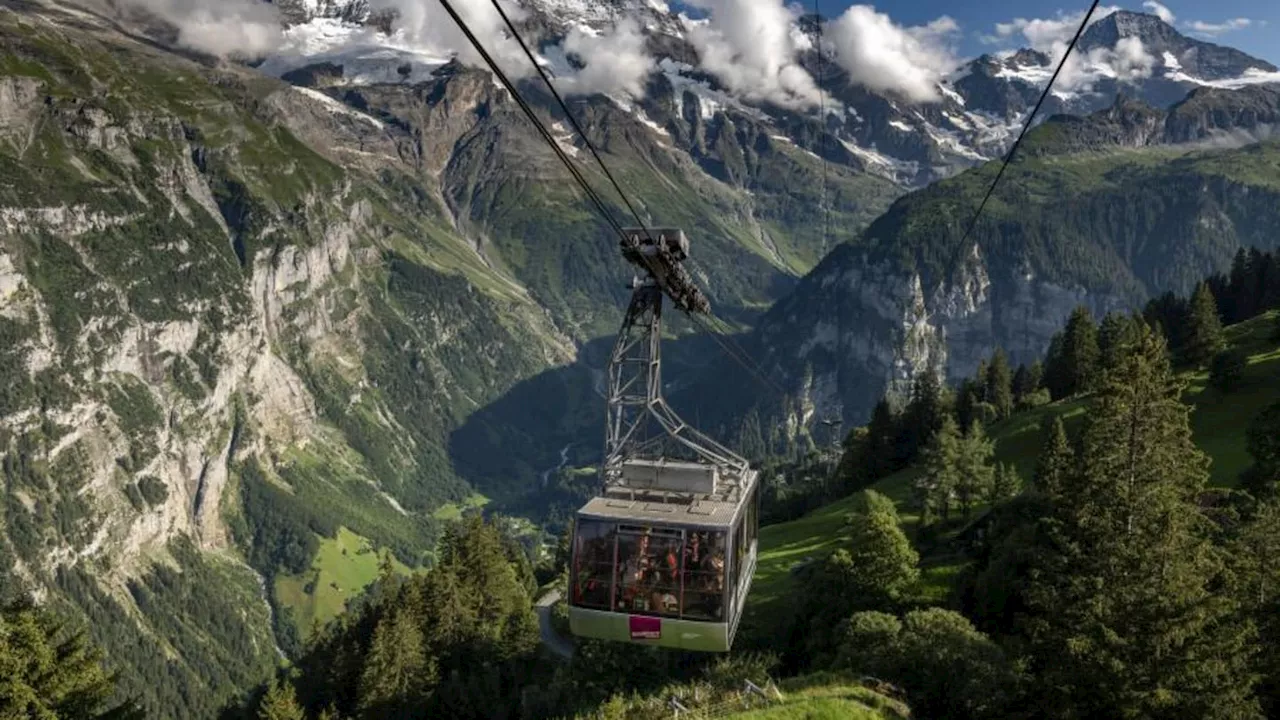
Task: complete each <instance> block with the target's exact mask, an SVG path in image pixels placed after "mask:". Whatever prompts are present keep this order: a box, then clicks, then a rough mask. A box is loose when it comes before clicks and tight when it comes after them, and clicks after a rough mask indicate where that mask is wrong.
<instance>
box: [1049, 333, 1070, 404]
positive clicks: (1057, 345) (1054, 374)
mask: <svg viewBox="0 0 1280 720" xmlns="http://www.w3.org/2000/svg"><path fill="white" fill-rule="evenodd" d="M1065 342H1066V338H1065V336H1064V335H1063V333H1062V332H1061V331H1059V332H1056V333H1054V334H1053V337H1051V338H1050V339H1049V349H1048V350H1047V351H1046V352H1045V356H1044V386H1045V388H1046V389H1048V390H1049V397H1050V399H1053V400H1061V399H1062V398H1064V397H1066V396H1067V395H1069V394H1070V390H1071V375H1070V373H1069V372H1068V368H1067V358H1066V355H1065V352H1064V348H1065Z"/></svg>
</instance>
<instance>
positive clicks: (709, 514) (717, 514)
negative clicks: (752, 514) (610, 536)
mask: <svg viewBox="0 0 1280 720" xmlns="http://www.w3.org/2000/svg"><path fill="white" fill-rule="evenodd" d="M740 506H741V503H740V502H733V501H725V500H693V501H692V502H690V501H687V500H686V501H684V502H662V501H656V500H645V499H636V500H631V499H628V498H623V497H609V496H604V497H596V498H592V499H591V500H590V501H588V502H587V504H586V505H583V506H582V507H581V508H580V509H579V510H578V515H580V516H584V515H585V516H591V517H596V518H601V519H606V520H618V521H623V522H625V521H634V522H638V523H653V524H654V525H699V526H707V527H724V528H727V527H729V526H730V525H732V524H733V518H734V516H735V515H736V513H737V511H738V508H739V507H740Z"/></svg>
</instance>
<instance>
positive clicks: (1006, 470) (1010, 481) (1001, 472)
mask: <svg viewBox="0 0 1280 720" xmlns="http://www.w3.org/2000/svg"><path fill="white" fill-rule="evenodd" d="M1021 492H1022V478H1020V477H1018V471H1017V469H1016V468H1014V466H1012V465H1009V464H1008V463H1000V464H999V465H997V466H996V469H995V475H994V477H993V479H992V482H991V491H990V492H989V493H988V494H987V502H988V503H990V504H991V505H993V506H994V505H996V504H998V503H1002V502H1005V501H1006V500H1011V499H1013V498H1015V497H1017V496H1018V494H1019V493H1021Z"/></svg>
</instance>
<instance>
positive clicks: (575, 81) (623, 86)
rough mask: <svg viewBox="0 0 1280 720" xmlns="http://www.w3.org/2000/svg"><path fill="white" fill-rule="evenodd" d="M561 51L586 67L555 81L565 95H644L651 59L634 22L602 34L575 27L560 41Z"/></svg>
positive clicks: (624, 20)
mask: <svg viewBox="0 0 1280 720" xmlns="http://www.w3.org/2000/svg"><path fill="white" fill-rule="evenodd" d="M564 50H565V52H570V53H573V54H575V55H577V56H578V57H580V58H582V60H583V62H584V63H585V65H586V67H584V68H583V69H582V70H580V71H579V72H577V73H576V74H574V75H571V76H569V77H564V78H561V79H560V80H558V81H557V82H556V85H557V86H559V87H560V88H561V89H562V90H564V91H565V92H567V93H572V94H577V95H589V94H591V93H597V92H603V93H611V92H625V93H627V94H629V95H631V96H632V97H641V96H643V95H644V81H645V78H646V77H647V76H648V74H649V71H650V70H652V69H653V67H654V60H653V58H652V57H650V56H649V54H648V53H647V52H646V51H645V46H644V35H642V34H641V33H640V25H639V23H637V22H636V21H635V20H634V19H632V18H624V19H623V21H622V22H620V23H618V25H617V27H615V28H614V29H613V32H611V33H609V34H606V35H590V34H587V33H585V32H583V31H582V30H580V29H577V28H575V29H574V30H572V31H570V33H569V35H568V36H567V37H566V38H565V39H564Z"/></svg>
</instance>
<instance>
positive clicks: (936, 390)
mask: <svg viewBox="0 0 1280 720" xmlns="http://www.w3.org/2000/svg"><path fill="white" fill-rule="evenodd" d="M945 414H946V408H945V406H944V404H943V393H942V383H941V382H940V381H939V380H938V375H937V373H935V372H933V371H932V370H923V371H921V372H920V373H918V374H917V375H916V378H915V382H914V383H913V385H912V390H911V401H910V402H909V403H908V404H907V408H906V410H905V411H904V412H903V418H902V426H901V430H900V432H899V434H898V443H897V445H898V462H899V463H900V465H901V466H905V465H909V464H910V463H912V462H913V461H914V460H915V459H916V457H918V456H919V454H920V452H921V451H922V450H924V448H925V447H926V446H927V445H928V444H929V441H930V440H932V439H933V436H934V434H935V433H937V432H938V429H939V428H941V427H942V418H943V416H944V415H945Z"/></svg>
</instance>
